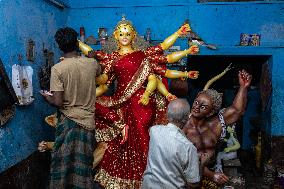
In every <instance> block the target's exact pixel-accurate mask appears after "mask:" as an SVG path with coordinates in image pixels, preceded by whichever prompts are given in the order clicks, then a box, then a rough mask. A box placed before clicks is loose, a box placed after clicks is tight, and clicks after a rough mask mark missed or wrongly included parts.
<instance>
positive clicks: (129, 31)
mask: <svg viewBox="0 0 284 189" xmlns="http://www.w3.org/2000/svg"><path fill="white" fill-rule="evenodd" d="M134 37H135V32H134V31H133V28H132V27H131V26H129V25H128V24H121V25H119V26H118V27H117V29H116V31H115V38H116V40H118V42H119V44H120V45H122V46H128V45H130V44H131V43H132V40H133V39H134Z"/></svg>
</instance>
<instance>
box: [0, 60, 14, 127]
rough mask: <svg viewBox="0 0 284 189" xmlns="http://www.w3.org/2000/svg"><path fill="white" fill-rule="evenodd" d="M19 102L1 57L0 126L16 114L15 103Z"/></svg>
mask: <svg viewBox="0 0 284 189" xmlns="http://www.w3.org/2000/svg"><path fill="white" fill-rule="evenodd" d="M17 102H18V99H17V97H16V94H15V91H14V89H13V87H12V84H11V82H10V80H9V77H8V75H7V73H6V71H5V68H4V65H3V63H2V61H1V59H0V126H2V125H4V124H5V123H6V122H7V121H8V120H10V119H11V118H12V117H13V116H14V114H15V106H14V104H15V103H17Z"/></svg>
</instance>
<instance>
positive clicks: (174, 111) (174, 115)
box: [167, 99, 190, 123]
mask: <svg viewBox="0 0 284 189" xmlns="http://www.w3.org/2000/svg"><path fill="white" fill-rule="evenodd" d="M189 111H190V106H189V104H188V102H187V100H185V99H176V100H173V101H171V102H170V103H169V105H168V111H167V116H168V119H169V121H170V122H175V123H176V122H178V123H183V122H185V121H186V120H187V118H188V113H189Z"/></svg>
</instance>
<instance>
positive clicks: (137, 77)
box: [97, 58, 152, 107]
mask: <svg viewBox="0 0 284 189" xmlns="http://www.w3.org/2000/svg"><path fill="white" fill-rule="evenodd" d="M151 71H152V68H151V65H150V62H149V61H148V59H146V58H145V59H144V60H143V61H142V63H141V65H140V67H139V68H138V70H137V72H136V73H135V74H134V76H133V77H132V79H131V81H130V82H129V83H128V85H127V86H126V88H125V89H124V91H123V93H122V94H123V95H121V97H120V98H119V99H117V100H114V99H109V98H107V99H105V98H98V99H97V103H99V104H101V105H103V106H105V107H111V106H117V105H119V104H121V103H123V102H125V101H126V100H128V99H129V98H130V97H131V96H132V95H133V94H134V93H135V92H136V91H137V90H138V89H139V88H140V87H141V86H142V85H143V83H144V82H145V80H146V79H147V77H148V76H149V74H150V73H151Z"/></svg>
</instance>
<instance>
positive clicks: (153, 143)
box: [142, 99, 200, 189]
mask: <svg viewBox="0 0 284 189" xmlns="http://www.w3.org/2000/svg"><path fill="white" fill-rule="evenodd" d="M189 111H190V106H189V104H188V103H187V101H186V100H184V99H176V100H174V101H172V102H171V103H170V104H169V106H168V112H167V116H168V120H169V123H168V124H167V125H166V126H165V125H157V126H153V127H151V129H150V146H149V154H148V162H147V167H146V171H145V172H144V177H143V182H142V189H152V188H153V189H165V188H166V189H183V188H184V189H185V188H193V187H197V186H198V182H199V181H200V176H199V173H200V172H199V158H198V154H197V150H196V148H195V147H194V145H193V144H192V143H191V142H190V141H189V140H188V139H187V138H186V136H185V135H184V133H183V131H182V128H183V126H184V125H185V123H186V121H187V119H188V114H189Z"/></svg>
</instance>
